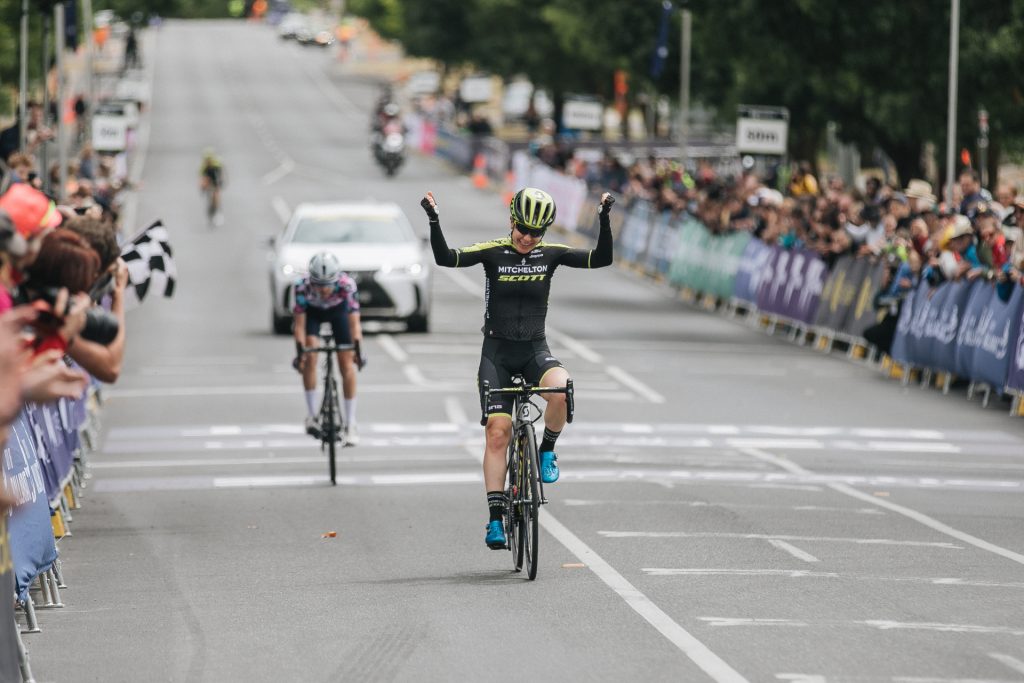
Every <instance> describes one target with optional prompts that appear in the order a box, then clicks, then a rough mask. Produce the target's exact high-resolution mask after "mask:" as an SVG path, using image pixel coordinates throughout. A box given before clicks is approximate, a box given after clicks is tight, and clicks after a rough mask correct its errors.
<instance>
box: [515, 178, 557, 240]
mask: <svg viewBox="0 0 1024 683" xmlns="http://www.w3.org/2000/svg"><path fill="white" fill-rule="evenodd" d="M508 212H509V215H510V216H512V220H514V221H515V222H516V223H518V224H520V225H523V226H525V227H527V228H530V229H531V230H547V228H548V227H550V225H551V224H552V223H554V222H555V200H554V199H552V198H551V195H549V194H548V193H547V192H545V191H544V190H538V189H537V188H535V187H524V188H523V189H521V190H519V192H516V194H515V196H514V197H512V201H511V202H510V203H509V205H508Z"/></svg>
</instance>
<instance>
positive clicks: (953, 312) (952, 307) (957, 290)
mask: <svg viewBox="0 0 1024 683" xmlns="http://www.w3.org/2000/svg"><path fill="white" fill-rule="evenodd" d="M941 286H942V287H947V288H948V289H949V294H947V295H946V299H945V302H944V305H943V310H942V313H941V314H940V315H939V318H938V321H937V324H936V325H934V326H932V327H931V328H930V329H929V330H927V332H926V334H927V336H928V342H929V351H928V357H929V359H930V361H931V362H930V364H929V366H928V367H930V368H933V369H935V370H945V371H946V372H955V370H956V337H957V333H958V331H959V330H960V321H961V319H962V318H963V312H964V309H965V308H966V307H967V299H968V298H969V297H970V295H971V286H970V284H969V283H966V282H950V283H946V284H943V285H941Z"/></svg>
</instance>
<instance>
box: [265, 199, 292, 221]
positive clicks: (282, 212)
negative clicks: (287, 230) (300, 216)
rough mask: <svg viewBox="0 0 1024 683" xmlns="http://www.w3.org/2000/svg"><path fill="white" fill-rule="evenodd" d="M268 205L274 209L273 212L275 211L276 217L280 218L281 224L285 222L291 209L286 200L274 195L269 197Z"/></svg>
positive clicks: (289, 215)
mask: <svg viewBox="0 0 1024 683" xmlns="http://www.w3.org/2000/svg"><path fill="white" fill-rule="evenodd" d="M270 206H271V208H273V209H274V213H276V214H277V217H278V218H279V219H280V220H281V224H282V225H283V224H285V223H287V222H288V219H289V218H291V215H292V210H291V209H290V208H289V207H288V202H286V201H285V200H284V199H283V198H282V197H281V196H280V195H274V196H273V197H271V199H270Z"/></svg>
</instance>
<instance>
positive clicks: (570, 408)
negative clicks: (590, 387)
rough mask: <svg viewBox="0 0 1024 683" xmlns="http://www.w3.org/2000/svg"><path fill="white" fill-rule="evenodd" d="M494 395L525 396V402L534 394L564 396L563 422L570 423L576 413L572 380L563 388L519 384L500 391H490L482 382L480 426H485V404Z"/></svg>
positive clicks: (488, 385) (489, 385)
mask: <svg viewBox="0 0 1024 683" xmlns="http://www.w3.org/2000/svg"><path fill="white" fill-rule="evenodd" d="M494 394H515V395H520V396H525V397H526V398H527V400H528V399H529V397H530V396H533V395H534V394H565V407H566V418H565V421H566V422H568V423H570V424H571V423H572V419H573V414H574V413H575V411H576V401H575V392H574V390H573V386H572V380H571V379H570V380H566V383H565V386H564V387H538V386H527V385H525V384H521V385H519V386H514V387H503V388H500V389H491V383H490V382H488V381H486V380H484V383H483V391H482V392H481V393H480V399H481V404H480V410H481V413H482V414H481V416H480V424H481V425H486V424H487V404H488V403H490V402H491V396H492V395H494Z"/></svg>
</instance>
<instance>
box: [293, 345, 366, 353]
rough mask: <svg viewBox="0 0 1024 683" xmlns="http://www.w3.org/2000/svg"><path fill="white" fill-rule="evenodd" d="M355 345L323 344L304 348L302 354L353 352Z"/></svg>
mask: <svg viewBox="0 0 1024 683" xmlns="http://www.w3.org/2000/svg"><path fill="white" fill-rule="evenodd" d="M355 348H356V345H355V344H324V345H323V346H308V347H306V346H304V347H302V353H328V352H335V351H354V350H355Z"/></svg>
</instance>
